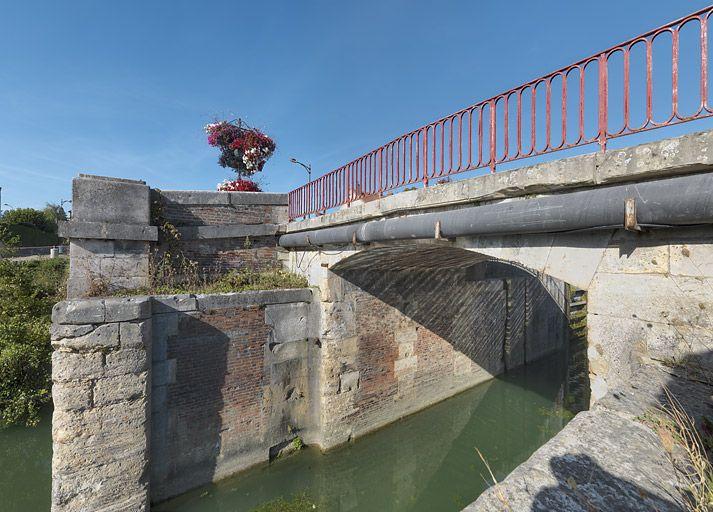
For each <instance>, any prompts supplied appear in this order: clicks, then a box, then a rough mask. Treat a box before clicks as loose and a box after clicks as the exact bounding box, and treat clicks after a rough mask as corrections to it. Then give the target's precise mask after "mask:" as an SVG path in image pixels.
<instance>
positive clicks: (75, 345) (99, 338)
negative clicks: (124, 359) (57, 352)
mask: <svg viewBox="0 0 713 512" xmlns="http://www.w3.org/2000/svg"><path fill="white" fill-rule="evenodd" d="M80 332H81V331H80ZM52 346H54V347H55V348H58V347H64V348H67V349H71V350H76V351H80V352H86V351H97V350H106V349H109V348H116V347H118V346H119V324H117V323H111V324H102V325H100V326H98V327H97V328H96V329H94V330H93V331H91V332H89V333H88V334H85V335H83V336H77V337H75V338H62V339H60V340H56V341H53V342H52Z"/></svg>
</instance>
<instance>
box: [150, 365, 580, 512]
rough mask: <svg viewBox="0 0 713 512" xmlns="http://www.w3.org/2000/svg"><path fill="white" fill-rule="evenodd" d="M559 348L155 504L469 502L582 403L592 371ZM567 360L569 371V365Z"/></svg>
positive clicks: (203, 507)
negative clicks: (353, 437)
mask: <svg viewBox="0 0 713 512" xmlns="http://www.w3.org/2000/svg"><path fill="white" fill-rule="evenodd" d="M572 368H576V365H568V361H567V355H566V354H564V353H560V354H556V355H554V356H551V357H548V358H546V359H543V360H540V361H539V362H537V363H535V364H531V365H529V366H526V367H523V368H522V369H521V370H519V371H516V372H512V373H510V374H508V375H505V376H502V377H501V378H498V379H495V380H493V381H490V382H487V383H484V384H482V385H479V386H477V387H475V388H473V389H471V390H469V391H467V392H465V393H462V394H460V395H458V396H456V397H453V398H451V399H449V400H447V401H445V402H442V403H440V404H437V405H435V406H433V407H431V408H429V409H427V410H425V411H423V412H420V413H418V414H415V415H413V416H410V417H408V418H405V419H403V420H401V421H399V422H397V423H395V424H393V425H391V426H389V427H387V428H384V429H382V430H380V431H378V432H375V433H373V434H371V435H368V436H365V437H362V438H360V439H358V440H357V441H356V442H354V443H352V444H350V445H348V446H346V447H343V448H340V449H337V450H333V451H331V452H328V453H326V454H321V453H319V452H318V451H317V450H313V449H306V450H304V451H303V452H302V453H301V454H299V455H297V456H295V457H291V458H288V459H286V460H282V461H277V462H275V463H273V464H272V465H269V466H263V467H260V468H257V469H253V470H250V471H247V472H245V473H242V474H240V475H237V476H236V477H234V478H231V479H228V480H225V481H223V482H221V483H220V484H216V485H212V486H209V487H206V488H203V489H199V490H197V491H194V492H191V493H189V494H186V495H184V496H181V497H180V498H178V499H176V500H173V501H171V502H167V503H164V504H162V505H160V506H158V507H155V508H154V510H157V511H164V512H165V511H173V512H190V511H195V512H209V511H231V512H232V511H243V510H250V509H251V508H253V507H255V506H257V505H259V504H261V503H264V502H266V501H270V500H272V499H275V498H277V497H279V496H286V497H287V496H290V495H293V494H297V493H300V492H303V491H306V492H307V493H308V494H309V495H310V496H311V497H312V498H314V499H315V500H317V501H318V503H319V504H320V508H321V509H322V510H328V511H342V512H347V511H356V510H360V511H364V510H390V511H429V512H430V511H433V510H439V511H440V510H443V511H448V510H453V511H458V510H461V509H462V508H463V507H464V506H465V505H467V504H468V503H470V502H472V501H473V500H474V499H475V498H476V497H477V496H478V495H479V494H480V493H481V492H482V491H483V490H484V489H485V488H486V485H487V484H486V483H485V481H484V478H483V477H484V476H486V475H487V470H486V468H485V467H484V465H483V464H482V462H481V461H480V459H479V457H478V455H477V453H476V450H475V448H476V447H477V448H479V449H480V450H481V452H482V453H483V454H484V455H485V457H486V458H487V460H488V462H489V463H490V466H491V468H492V470H493V472H494V473H495V475H496V477H497V478H498V479H502V478H503V477H504V476H505V475H507V474H508V473H509V472H510V471H511V470H512V469H513V468H514V467H515V466H517V465H518V464H519V463H521V462H522V461H524V460H525V459H527V457H529V455H530V454H531V453H532V452H533V451H534V450H535V449H537V448H538V447H539V446H541V445H542V444H543V443H545V442H546V441H547V440H548V439H549V438H550V437H552V436H553V435H554V434H556V433H557V432H558V431H559V430H561V428H562V427H563V426H564V425H565V424H566V422H567V421H568V420H569V419H570V418H571V417H572V416H573V413H575V412H577V411H578V410H581V409H582V408H583V405H584V404H583V403H582V402H583V401H584V400H583V397H577V396H576V394H575V395H573V394H572V393H571V392H570V389H573V390H574V389H577V390H578V389H582V388H583V386H581V385H580V384H581V382H578V381H581V380H582V379H586V377H587V376H586V374H584V375H572V374H571V369H572ZM568 369H569V371H568Z"/></svg>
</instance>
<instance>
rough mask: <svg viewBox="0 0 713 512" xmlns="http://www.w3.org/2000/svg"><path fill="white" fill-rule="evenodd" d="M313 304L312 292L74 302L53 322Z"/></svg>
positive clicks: (60, 306) (57, 311)
mask: <svg viewBox="0 0 713 512" xmlns="http://www.w3.org/2000/svg"><path fill="white" fill-rule="evenodd" d="M311 301H312V290H311V289H310V288H289V289H277V290H255V291H245V292H232V293H211V294H177V295H139V296H134V297H106V298H100V297H97V298H88V299H70V300H65V301H62V302H58V303H57V304H55V305H54V307H53V309H52V321H53V323H56V324H60V325H67V324H68V325H83V324H99V323H105V322H126V321H131V320H142V319H145V318H149V317H150V316H151V315H152V314H160V313H171V312H190V311H208V310H213V309H223V308H230V307H236V306H250V305H255V306H267V305H271V304H287V303H292V302H311Z"/></svg>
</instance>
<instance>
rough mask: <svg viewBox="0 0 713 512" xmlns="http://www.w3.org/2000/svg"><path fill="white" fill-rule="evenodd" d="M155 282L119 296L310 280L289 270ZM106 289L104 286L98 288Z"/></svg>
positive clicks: (229, 289)
mask: <svg viewBox="0 0 713 512" xmlns="http://www.w3.org/2000/svg"><path fill="white" fill-rule="evenodd" d="M168 283H169V284H164V283H162V282H161V281H157V282H155V283H154V284H153V285H152V286H149V287H147V288H137V289H135V290H119V291H117V292H116V293H115V295H173V294H179V293H230V292H244V291H250V290H277V289H284V288H305V287H306V286H307V280H306V279H305V278H304V277H302V276H298V275H297V274H293V273H291V272H287V271H285V270H277V269H276V270H263V271H256V270H233V271H231V272H228V273H227V274H225V275H223V276H219V277H216V278H213V279H210V278H204V279H190V280H187V281H186V282H184V283H175V282H174V283H172V282H171V281H168ZM98 288H99V289H101V290H102V291H105V289H104V288H103V287H98Z"/></svg>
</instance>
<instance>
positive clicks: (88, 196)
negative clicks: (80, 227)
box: [72, 175, 150, 225]
mask: <svg viewBox="0 0 713 512" xmlns="http://www.w3.org/2000/svg"><path fill="white" fill-rule="evenodd" d="M72 213H73V219H74V220H77V221H81V222H109V223H117V224H143V225H148V224H149V223H150V208H149V187H147V186H146V184H145V183H144V182H140V181H129V180H119V179H115V178H103V177H99V176H89V175H80V176H79V177H77V178H74V180H72Z"/></svg>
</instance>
